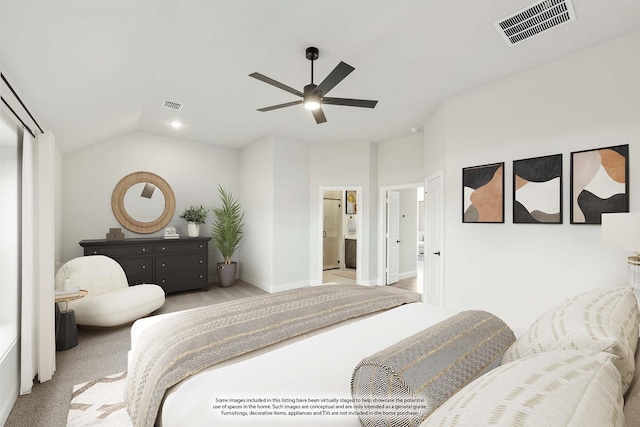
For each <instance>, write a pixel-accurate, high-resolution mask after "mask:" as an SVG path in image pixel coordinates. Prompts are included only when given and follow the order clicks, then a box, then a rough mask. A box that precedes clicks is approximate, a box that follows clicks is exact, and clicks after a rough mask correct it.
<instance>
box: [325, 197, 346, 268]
mask: <svg viewBox="0 0 640 427" xmlns="http://www.w3.org/2000/svg"><path fill="white" fill-rule="evenodd" d="M340 196H341V191H337V190H333V191H325V192H324V198H323V200H322V218H323V220H322V271H326V270H334V269H338V268H340V267H341V263H340V261H341V258H342V256H341V250H340V249H341V245H340V240H341V239H340V235H342V212H341V211H342V209H341V208H342V199H341V197H340Z"/></svg>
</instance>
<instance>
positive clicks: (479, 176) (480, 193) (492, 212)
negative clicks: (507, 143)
mask: <svg viewBox="0 0 640 427" xmlns="http://www.w3.org/2000/svg"><path fill="white" fill-rule="evenodd" d="M462 222H480V223H503V222H504V162H502V163H493V164H490V165H483V166H473V167H468V168H463V169H462Z"/></svg>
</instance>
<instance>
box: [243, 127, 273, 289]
mask: <svg viewBox="0 0 640 427" xmlns="http://www.w3.org/2000/svg"><path fill="white" fill-rule="evenodd" d="M273 158H274V142H273V138H272V137H267V138H265V139H262V140H259V141H256V142H254V143H253V144H251V145H249V146H247V147H245V148H244V149H242V152H241V161H240V197H241V200H242V206H243V208H244V210H245V217H244V238H243V239H242V242H241V244H240V278H241V279H242V280H244V281H245V282H247V283H251V284H252V285H254V286H256V287H258V288H260V289H264V290H265V291H267V292H271V289H272V285H273V260H274V256H275V254H274V250H273V239H274V234H273V233H274V231H273V216H274V186H273V182H274V162H273Z"/></svg>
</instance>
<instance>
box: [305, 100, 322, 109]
mask: <svg viewBox="0 0 640 427" xmlns="http://www.w3.org/2000/svg"><path fill="white" fill-rule="evenodd" d="M304 108H306V109H307V110H317V109H318V108H320V103H319V102H318V101H315V100H310V101H306V102H305V103H304Z"/></svg>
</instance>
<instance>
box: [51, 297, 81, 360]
mask: <svg viewBox="0 0 640 427" xmlns="http://www.w3.org/2000/svg"><path fill="white" fill-rule="evenodd" d="M88 293H89V292H88V291H85V290H84V289H80V291H78V292H77V293H75V294H69V295H59V296H56V297H55V302H56V303H59V302H63V303H64V310H62V311H59V310H57V308H58V306H57V305H56V312H57V316H56V351H63V350H69V349H70V348H73V347H75V346H77V345H78V325H77V324H76V313H75V312H74V311H73V310H69V301H73V300H76V299H80V298H83V297H85V296H86V295H87V294H88Z"/></svg>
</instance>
